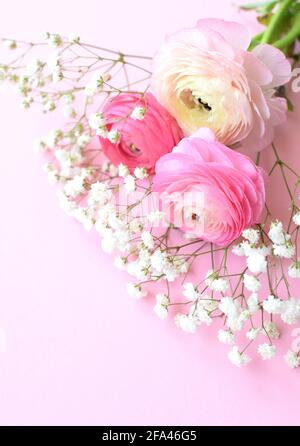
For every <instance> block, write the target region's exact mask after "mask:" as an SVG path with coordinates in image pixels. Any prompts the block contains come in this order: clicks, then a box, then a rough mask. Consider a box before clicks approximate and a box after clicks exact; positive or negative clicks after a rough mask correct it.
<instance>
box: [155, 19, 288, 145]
mask: <svg viewBox="0 0 300 446" xmlns="http://www.w3.org/2000/svg"><path fill="white" fill-rule="evenodd" d="M250 41H251V36H250V33H249V32H248V30H247V28H246V27H244V26H242V25H241V24H239V23H234V22H228V21H224V20H218V19H206V20H205V19H204V20H199V21H198V24H197V26H196V27H195V28H190V29H183V30H181V31H179V32H177V33H176V34H174V35H171V36H169V37H168V38H167V39H166V41H165V43H164V44H163V45H162V47H161V48H160V50H159V51H158V53H157V54H156V56H155V57H154V64H153V78H152V90H153V92H154V93H155V94H156V95H157V97H158V99H159V101H160V102H161V103H162V105H164V106H165V107H166V108H167V110H168V111H169V112H170V113H171V114H172V115H173V116H174V117H175V118H176V120H177V122H178V124H179V125H180V126H181V128H182V129H183V131H184V133H185V135H187V136H188V135H191V134H192V133H194V132H195V131H196V130H197V129H198V128H200V127H208V128H210V129H211V130H213V131H214V133H215V134H216V137H217V138H218V139H219V140H220V141H221V142H223V143H224V144H226V145H233V144H235V143H239V142H241V141H242V142H243V144H244V145H245V146H247V147H248V148H249V149H250V150H252V151H259V150H261V149H263V148H265V147H266V146H267V145H268V144H269V143H270V142H271V141H272V137H273V129H274V127H275V126H276V125H278V124H280V123H282V122H283V121H284V120H285V118H286V112H287V102H286V100H285V99H284V98H281V97H278V96H277V95H276V87H280V86H281V85H284V84H286V83H287V82H288V81H289V79H290V77H291V66H290V63H289V61H288V60H287V59H286V57H285V55H284V54H283V53H282V52H281V51H280V50H278V49H276V48H275V47H273V46H271V45H267V44H261V45H258V46H257V47H256V48H255V49H254V50H253V51H251V52H249V51H247V48H248V47H249V44H250Z"/></svg>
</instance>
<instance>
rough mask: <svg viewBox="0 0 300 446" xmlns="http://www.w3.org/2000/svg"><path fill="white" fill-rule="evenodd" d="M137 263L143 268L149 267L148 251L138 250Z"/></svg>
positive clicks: (149, 257) (149, 255)
mask: <svg viewBox="0 0 300 446" xmlns="http://www.w3.org/2000/svg"><path fill="white" fill-rule="evenodd" d="M139 263H140V265H141V266H142V267H143V268H150V267H151V254H150V252H149V251H148V249H143V248H142V249H140V252H139Z"/></svg>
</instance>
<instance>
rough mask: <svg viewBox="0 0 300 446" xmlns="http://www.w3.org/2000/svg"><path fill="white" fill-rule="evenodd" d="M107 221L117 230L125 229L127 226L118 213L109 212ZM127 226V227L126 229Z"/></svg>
mask: <svg viewBox="0 0 300 446" xmlns="http://www.w3.org/2000/svg"><path fill="white" fill-rule="evenodd" d="M107 222H108V224H109V226H110V227H111V228H112V229H115V230H116V231H117V230H119V231H120V230H123V231H124V230H127V229H128V226H127V224H126V221H125V220H124V218H123V217H122V216H120V215H117V214H116V213H115V212H113V213H111V214H110V215H108V217H107ZM126 228H127V229H126Z"/></svg>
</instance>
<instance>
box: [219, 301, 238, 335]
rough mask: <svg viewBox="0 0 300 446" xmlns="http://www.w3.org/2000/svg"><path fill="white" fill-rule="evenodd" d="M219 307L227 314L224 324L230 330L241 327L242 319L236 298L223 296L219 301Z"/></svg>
mask: <svg viewBox="0 0 300 446" xmlns="http://www.w3.org/2000/svg"><path fill="white" fill-rule="evenodd" d="M219 309H220V311H222V312H223V313H224V314H225V315H226V316H227V318H226V324H227V326H228V327H229V328H230V329H231V330H232V331H237V330H241V329H242V327H243V322H244V321H243V320H242V319H241V318H240V316H241V313H242V311H241V306H240V303H239V302H238V300H237V299H233V298H232V297H223V298H222V299H221V302H220V303H219Z"/></svg>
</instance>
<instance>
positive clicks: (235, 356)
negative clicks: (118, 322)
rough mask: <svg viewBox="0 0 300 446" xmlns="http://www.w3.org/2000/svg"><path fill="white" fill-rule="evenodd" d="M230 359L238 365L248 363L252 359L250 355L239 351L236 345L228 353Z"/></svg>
mask: <svg viewBox="0 0 300 446" xmlns="http://www.w3.org/2000/svg"><path fill="white" fill-rule="evenodd" d="M228 359H229V361H230V362H232V364H234V365H235V366H237V367H241V366H243V365H246V364H248V363H249V362H250V361H251V359H250V358H249V356H247V355H246V354H245V353H241V352H239V349H238V347H237V346H236V345H234V346H233V347H232V349H231V350H230V352H229V353H228Z"/></svg>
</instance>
